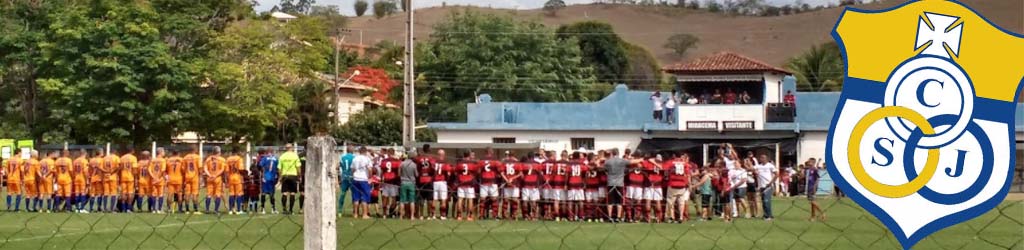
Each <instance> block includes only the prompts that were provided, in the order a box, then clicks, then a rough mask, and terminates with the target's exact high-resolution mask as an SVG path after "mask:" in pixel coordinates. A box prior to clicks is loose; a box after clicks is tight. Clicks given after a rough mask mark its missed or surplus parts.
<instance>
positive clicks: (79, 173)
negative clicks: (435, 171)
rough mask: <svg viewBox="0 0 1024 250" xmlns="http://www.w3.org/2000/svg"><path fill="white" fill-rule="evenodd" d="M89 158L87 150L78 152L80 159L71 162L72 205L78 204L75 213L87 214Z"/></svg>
mask: <svg viewBox="0 0 1024 250" xmlns="http://www.w3.org/2000/svg"><path fill="white" fill-rule="evenodd" d="M88 156H89V154H88V153H86V152H85V150H84V149H83V150H81V151H79V152H78V158H75V160H74V161H73V162H71V178H72V182H71V183H72V185H71V195H72V196H73V197H72V198H71V199H72V203H74V204H76V205H77V206H76V207H75V212H79V213H85V203H86V202H85V200H86V198H85V195H86V194H87V193H86V184H87V183H88V181H89V158H87V157H88Z"/></svg>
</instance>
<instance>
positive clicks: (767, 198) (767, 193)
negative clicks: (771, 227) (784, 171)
mask: <svg viewBox="0 0 1024 250" xmlns="http://www.w3.org/2000/svg"><path fill="white" fill-rule="evenodd" d="M757 162H758V163H757V165H756V166H754V171H755V173H757V192H758V193H760V194H761V208H762V210H763V212H764V216H763V217H764V219H765V220H768V221H771V220H773V219H775V216H774V215H772V194H773V193H774V192H775V180H776V179H777V178H778V173H779V170H778V169H776V168H775V164H772V163H771V162H768V156H767V155H765V154H761V156H760V157H758V160H757Z"/></svg>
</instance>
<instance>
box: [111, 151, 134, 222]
mask: <svg viewBox="0 0 1024 250" xmlns="http://www.w3.org/2000/svg"><path fill="white" fill-rule="evenodd" d="M120 166H121V167H120V168H118V171H117V172H115V174H116V175H117V176H118V177H119V179H120V182H119V184H120V187H121V192H119V193H118V195H119V197H118V198H119V199H117V201H118V207H117V208H118V209H117V210H118V211H120V212H128V213H131V212H132V202H134V201H135V172H138V169H139V158H138V157H136V156H135V149H133V148H132V147H128V152H127V153H125V154H124V155H123V156H121V165H120Z"/></svg>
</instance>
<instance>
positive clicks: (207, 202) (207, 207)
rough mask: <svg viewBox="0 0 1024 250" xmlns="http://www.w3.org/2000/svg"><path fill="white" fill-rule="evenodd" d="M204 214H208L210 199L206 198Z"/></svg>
mask: <svg viewBox="0 0 1024 250" xmlns="http://www.w3.org/2000/svg"><path fill="white" fill-rule="evenodd" d="M206 212H210V197H206Z"/></svg>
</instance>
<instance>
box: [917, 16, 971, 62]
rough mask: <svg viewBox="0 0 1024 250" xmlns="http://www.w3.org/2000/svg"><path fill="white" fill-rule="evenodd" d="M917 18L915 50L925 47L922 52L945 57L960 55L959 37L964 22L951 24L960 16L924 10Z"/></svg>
mask: <svg viewBox="0 0 1024 250" xmlns="http://www.w3.org/2000/svg"><path fill="white" fill-rule="evenodd" d="M918 19H919V21H918V24H917V45H915V46H914V49H915V50H917V49H920V48H921V47H925V48H924V51H922V52H921V53H922V54H928V55H935V56H941V57H946V58H952V57H953V56H960V37H961V34H962V33H963V28H964V23H963V22H961V23H959V24H957V25H956V26H953V24H955V23H956V22H957V21H958V20H960V17H955V16H947V15H942V14H935V13H928V12H925V13H924V16H922V17H919V18H918ZM947 50H948V51H947Z"/></svg>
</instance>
